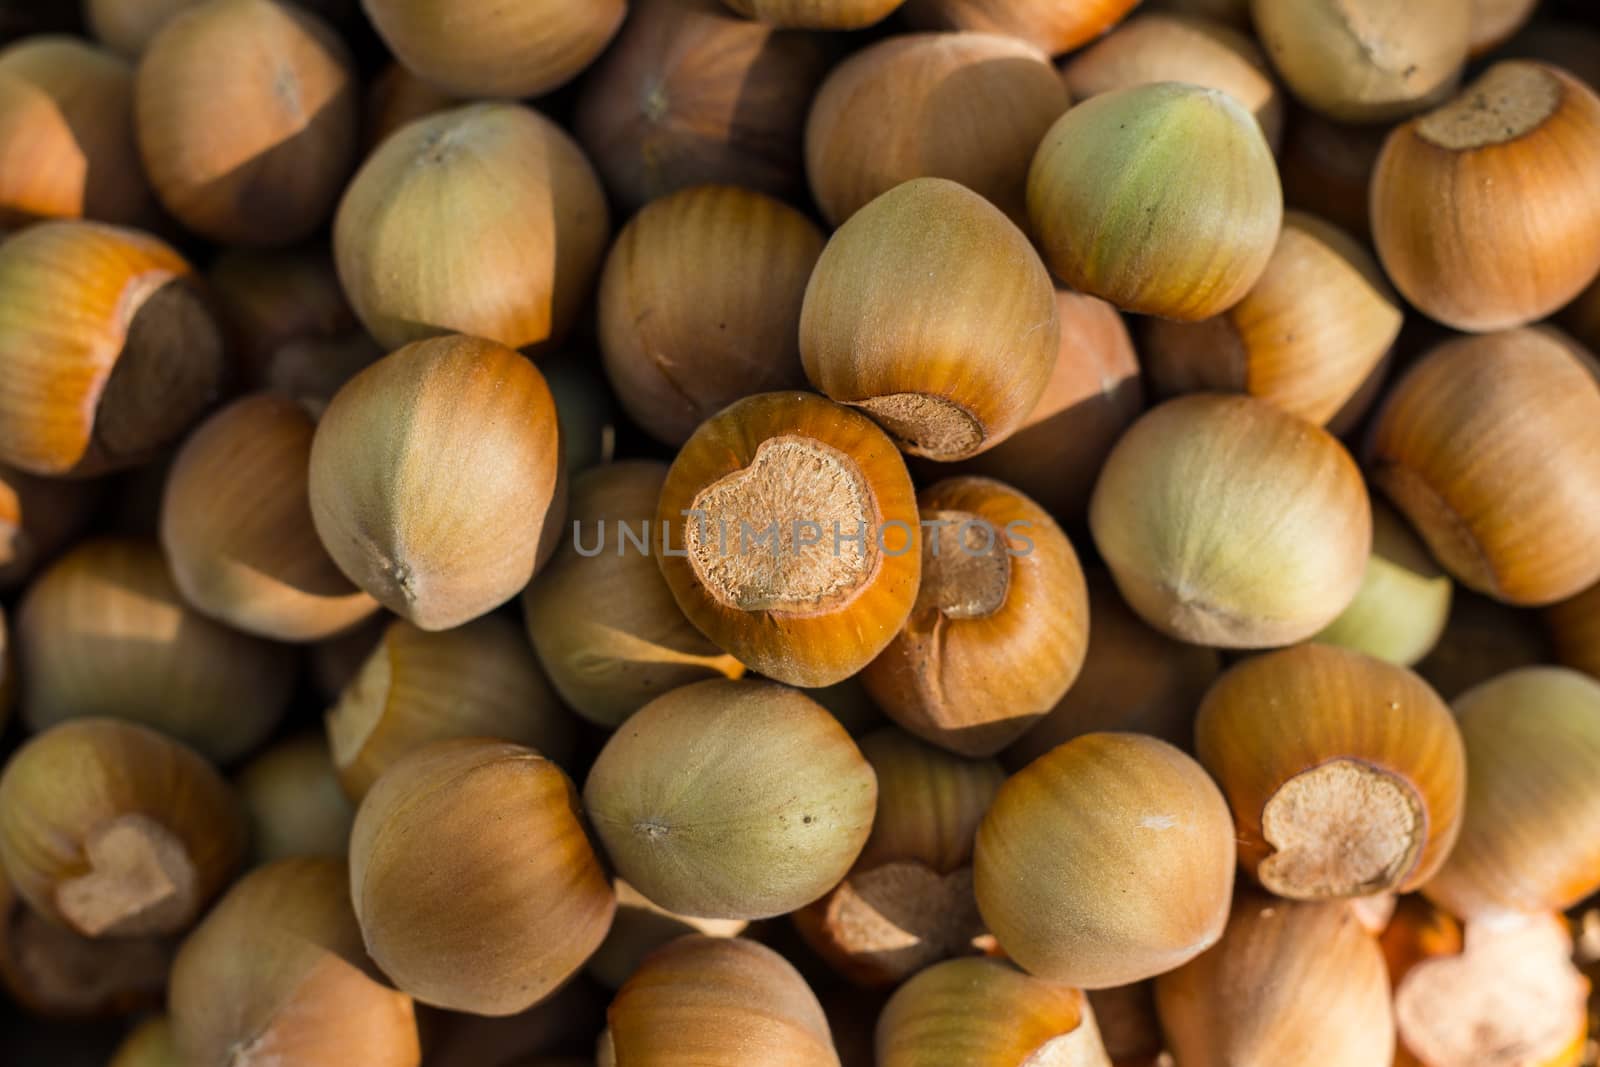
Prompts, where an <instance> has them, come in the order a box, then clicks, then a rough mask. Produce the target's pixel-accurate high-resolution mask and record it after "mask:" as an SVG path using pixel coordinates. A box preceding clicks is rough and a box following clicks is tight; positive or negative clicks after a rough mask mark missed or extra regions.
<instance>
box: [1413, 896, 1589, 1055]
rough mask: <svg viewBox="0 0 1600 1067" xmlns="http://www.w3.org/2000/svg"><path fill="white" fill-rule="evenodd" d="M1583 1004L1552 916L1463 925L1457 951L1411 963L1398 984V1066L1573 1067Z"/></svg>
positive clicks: (1582, 986) (1582, 1032) (1579, 979)
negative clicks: (1461, 938) (1464, 932)
mask: <svg viewBox="0 0 1600 1067" xmlns="http://www.w3.org/2000/svg"><path fill="white" fill-rule="evenodd" d="M1588 996H1589V982H1588V980H1587V979H1586V978H1584V977H1583V975H1582V974H1580V973H1579V972H1578V970H1577V968H1576V967H1574V966H1573V965H1572V939H1571V937H1570V936H1569V935H1568V933H1567V929H1566V924H1565V923H1563V922H1562V921H1561V920H1560V919H1559V918H1558V917H1557V916H1554V915H1527V916H1515V917H1512V918H1510V919H1509V920H1507V921H1500V922H1491V923H1481V924H1479V923H1469V924H1467V928H1466V940H1465V944H1464V945H1463V946H1461V947H1459V948H1458V949H1456V950H1455V951H1454V952H1450V953H1448V954H1442V955H1436V956H1434V957H1433V958H1429V959H1424V960H1421V961H1419V962H1417V963H1416V964H1415V965H1414V966H1413V967H1412V968H1411V969H1410V970H1409V971H1408V972H1407V973H1406V974H1405V976H1404V977H1403V978H1401V979H1400V980H1399V982H1398V983H1397V984H1396V988H1395V999H1394V1007H1395V1022H1396V1024H1397V1026H1398V1028H1399V1033H1400V1052H1401V1058H1399V1059H1397V1060H1396V1063H1397V1064H1416V1065H1418V1067H1577V1065H1578V1064H1579V1063H1581V1062H1582V1061H1583V1060H1584V1059H1585V1056H1584V1045H1585V1040H1586V1037H1587V1029H1588V1018H1587V1012H1586V1010H1585V1009H1586V1002H1587V1000H1588Z"/></svg>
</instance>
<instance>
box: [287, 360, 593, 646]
mask: <svg viewBox="0 0 1600 1067" xmlns="http://www.w3.org/2000/svg"><path fill="white" fill-rule="evenodd" d="M468 412H470V413H471V418H466V417H465V413H468ZM464 474H470V477H467V478H465V479H464V478H463V475H464ZM563 481H564V479H563V476H562V471H561V435H560V433H559V429H558V425H557V422H556V411H555V403H554V401H553V400H552V398H551V396H550V390H549V388H548V387H547V386H546V385H545V383H544V378H543V376H541V375H540V374H539V372H538V370H537V369H535V367H534V366H533V364H532V363H530V362H528V360H526V359H524V358H523V357H522V356H520V355H518V354H517V353H516V352H513V351H511V350H510V349H509V348H506V347H504V346H503V345H498V344H496V343H494V342H493V341H485V340H481V339H479V338H474V337H461V336H455V337H440V338H435V339H434V340H431V341H419V342H417V343H416V344H412V345H407V346H406V347H405V348H402V349H400V350H399V351H398V352H395V353H393V354H392V355H389V356H386V357H384V358H383V359H381V360H379V361H378V362H377V363H374V364H373V365H372V366H370V367H368V368H367V369H366V370H364V371H362V372H361V373H360V374H358V375H356V376H355V377H354V378H352V379H351V380H350V381H349V382H347V383H346V384H345V386H344V388H342V389H340V390H339V393H338V394H337V395H336V396H335V397H334V398H333V402H332V403H331V404H329V405H328V410H327V413H326V414H325V415H323V417H322V421H321V422H319V423H318V424H317V432H316V436H315V437H314V438H313V439H312V442H311V475H310V482H309V487H310V490H309V491H310V495H311V516H312V519H313V520H314V521H315V524H316V529H317V534H318V536H320V537H321V538H322V543H323V545H324V546H325V547H326V548H327V550H328V554H329V555H330V556H332V557H333V560H334V562H335V563H337V564H338V565H339V569H340V570H342V571H344V573H345V574H346V575H347V576H349V578H350V579H351V580H352V581H353V582H355V583H356V585H358V586H360V587H361V588H362V589H364V590H366V591H367V592H368V593H370V594H371V595H372V596H373V597H375V598H376V599H377V600H378V602H379V603H380V604H382V605H383V606H384V607H386V608H388V609H389V610H391V611H393V612H395V613H396V614H398V615H400V616H402V617H403V618H405V619H407V620H409V621H410V622H413V623H415V624H416V625H417V626H419V627H421V628H422V629H424V630H445V629H449V628H451V627H454V626H460V625H461V624H462V623H465V622H468V621H470V620H472V619H475V618H477V617H478V616H480V615H483V614H485V613H487V612H489V611H491V610H493V609H494V608H496V607H498V606H500V605H501V604H503V603H505V602H506V601H507V600H509V599H511V598H512V597H514V596H516V595H517V593H519V592H521V591H522V589H523V587H524V586H526V585H527V584H528V580H529V579H530V578H532V577H533V573H534V571H535V570H536V569H537V568H538V567H539V565H540V564H542V563H543V562H544V561H545V560H547V559H548V558H549V557H550V554H551V553H552V552H553V551H554V550H555V543H554V542H555V536H556V533H557V531H558V530H559V529H560V526H561V520H562V514H563V512H564V511H565V509H566V487H565V485H564V484H563Z"/></svg>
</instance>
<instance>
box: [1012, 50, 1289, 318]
mask: <svg viewBox="0 0 1600 1067" xmlns="http://www.w3.org/2000/svg"><path fill="white" fill-rule="evenodd" d="M1028 215H1029V217H1030V218H1031V219H1032V220H1033V232H1034V234H1035V236H1036V237H1037V238H1038V240H1039V244H1040V246H1041V247H1042V248H1043V250H1044V258H1045V262H1046V263H1048V264H1049V265H1050V269H1051V270H1052V271H1054V272H1055V274H1056V276H1057V277H1059V278H1060V279H1061V280H1062V281H1064V282H1066V283H1067V284H1068V285H1069V286H1071V287H1072V288H1074V289H1077V290H1080V291H1081V292H1085V293H1090V294H1092V295H1094V296H1098V297H1101V298H1103V299H1105V300H1109V301H1111V303H1113V304H1116V305H1117V306H1118V307H1120V308H1122V309H1123V310H1124V311H1137V312H1141V313H1143V314H1147V315H1160V316H1162V317H1163V318H1171V319H1181V320H1184V321H1196V320H1199V319H1207V318H1210V317H1211V316H1213V315H1217V314H1220V313H1221V312H1223V311H1226V310H1227V309H1228V308H1230V307H1232V306H1233V305H1234V304H1237V303H1238V302H1239V301H1240V300H1242V299H1244V296H1245V294H1247V293H1248V292H1249V291H1250V289H1251V287H1252V286H1254V285H1255V284H1256V281H1257V280H1258V279H1260V277H1261V274H1262V272H1263V271H1265V270H1266V268H1267V262H1268V260H1269V259H1270V258H1271V256H1272V250H1273V247H1274V245H1275V244H1276V243H1277V240H1278V229H1279V226H1280V225H1281V223H1282V220H1283V190H1282V189H1281V188H1280V187H1279V184H1278V171H1277V167H1276V165H1275V164H1274V163H1273V160H1272V149H1271V148H1270V147H1268V145H1267V141H1266V138H1265V137H1264V136H1263V135H1262V132H1261V126H1260V124H1259V123H1257V122H1256V120H1255V118H1254V117H1253V116H1252V115H1251V114H1250V112H1248V111H1246V110H1245V109H1244V107H1243V106H1242V105H1240V104H1239V103H1238V102H1237V101H1235V100H1234V99H1233V97H1231V96H1229V95H1228V94H1227V93H1224V92H1221V91H1219V90H1216V89H1202V88H1200V87H1199V86H1194V85H1184V84H1182V83H1178V82H1158V83H1155V84H1152V85H1138V86H1134V87H1132V88H1129V89H1118V90H1115V91H1113V92H1109V93H1102V94H1100V95H1099V96H1096V97H1092V98H1090V99H1088V100H1086V101H1084V102H1083V103H1081V104H1078V105H1077V106H1076V107H1074V108H1073V109H1072V110H1071V111H1068V112H1067V113H1066V114H1065V115H1063V116H1061V118H1060V119H1059V120H1057V122H1056V124H1055V125H1054V126H1052V127H1051V128H1050V131H1049V132H1048V133H1047V134H1045V137H1044V141H1043V143H1041V144H1040V145H1039V151H1038V153H1037V154H1036V155H1035V156H1034V158H1033V167H1032V169H1031V170H1030V171H1029V174H1028ZM1174 219H1182V220H1183V221H1184V224H1183V225H1177V226H1174V225H1169V224H1163V220H1166V222H1167V223H1170V222H1171V221H1172V220H1174Z"/></svg>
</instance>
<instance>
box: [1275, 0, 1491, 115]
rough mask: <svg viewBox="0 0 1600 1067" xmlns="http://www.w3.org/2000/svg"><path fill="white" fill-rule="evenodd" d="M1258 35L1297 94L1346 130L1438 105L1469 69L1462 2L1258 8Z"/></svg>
mask: <svg viewBox="0 0 1600 1067" xmlns="http://www.w3.org/2000/svg"><path fill="white" fill-rule="evenodd" d="M1251 13H1252V15H1253V16H1254V20H1255V27H1256V32H1257V34H1259V35H1260V38H1261V44H1262V46H1263V47H1264V48H1265V49H1266V52H1267V55H1269V56H1271V57H1272V63H1273V66H1275V67H1277V68H1278V73H1279V74H1281V75H1283V80H1284V81H1285V82H1287V83H1288V86H1289V90H1290V92H1292V93H1294V94H1295V96H1297V97H1299V98H1300V100H1301V101H1303V102H1304V103H1305V104H1307V105H1308V106H1310V107H1312V108H1315V109H1316V110H1317V111H1319V112H1321V113H1322V114H1324V115H1326V116H1327V117H1329V118H1331V119H1334V120H1336V121H1338V122H1387V121H1392V120H1394V119H1398V118H1401V117H1403V116H1405V115H1409V114H1411V113H1412V112H1414V111H1419V110H1421V109H1422V108H1425V107H1428V106H1429V105H1431V104H1435V103H1438V102H1439V101H1440V100H1442V99H1443V98H1444V97H1446V96H1448V95H1449V94H1450V93H1451V92H1452V91H1454V89H1455V87H1456V82H1457V80H1458V79H1459V77H1460V75H1461V68H1462V67H1463V66H1464V65H1465V64H1466V62H1467V43H1468V38H1469V29H1470V25H1471V22H1472V12H1471V10H1470V5H1469V4H1466V3H1462V2H1461V0H1412V2H1410V3H1407V4H1398V5H1397V4H1390V3H1387V2H1386V0H1254V2H1253V3H1252V4H1251Z"/></svg>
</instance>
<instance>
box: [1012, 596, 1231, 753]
mask: <svg viewBox="0 0 1600 1067" xmlns="http://www.w3.org/2000/svg"><path fill="white" fill-rule="evenodd" d="M1087 584H1088V590H1089V618H1090V620H1091V621H1092V625H1090V627H1089V648H1088V651H1087V653H1086V655H1085V656H1084V659H1083V672H1082V673H1081V674H1079V675H1078V680H1077V681H1075V682H1073V683H1072V688H1071V689H1069V690H1067V695H1066V696H1064V697H1062V698H1061V699H1060V700H1059V701H1057V702H1056V706H1055V707H1053V708H1051V709H1050V710H1049V711H1048V712H1046V713H1045V715H1044V717H1043V718H1042V719H1040V720H1039V721H1038V722H1036V723H1034V724H1033V726H1031V727H1030V728H1029V730H1028V732H1027V733H1025V734H1023V735H1022V736H1021V737H1020V738H1018V739H1017V740H1016V741H1015V742H1014V743H1013V744H1012V745H1011V746H1010V747H1009V748H1007V749H1006V751H1005V752H1004V754H1003V755H1002V757H1001V758H1002V759H1003V760H1004V762H1005V765H1006V766H1007V767H1009V768H1011V769H1013V770H1016V769H1019V768H1022V767H1025V766H1027V765H1028V764H1029V763H1032V762H1033V761H1034V760H1036V759H1038V758H1039V757H1040V756H1043V755H1044V754H1045V753H1046V752H1049V751H1050V750H1051V749H1053V748H1055V747H1056V746H1057V745H1060V744H1065V743H1066V742H1068V741H1071V740H1072V739H1073V738H1075V737H1081V736H1082V735H1083V734H1089V733H1096V732H1099V731H1103V730H1121V731H1126V732H1129V733H1138V734H1150V735H1151V736H1153V737H1159V738H1160V739H1161V740H1163V741H1166V742H1168V743H1169V744H1172V745H1175V746H1177V747H1178V748H1181V749H1183V750H1185V751H1188V750H1190V749H1191V748H1193V746H1194V712H1195V709H1196V708H1197V707H1199V706H1200V699H1201V697H1203V696H1205V692H1206V689H1207V688H1208V687H1209V686H1210V685H1211V683H1212V682H1213V681H1214V680H1215V679H1216V677H1217V674H1218V672H1220V671H1221V670H1222V659H1221V657H1220V656H1218V655H1217V653H1216V651H1215V650H1214V649H1209V648H1203V647H1201V646H1199V645H1189V644H1184V643H1182V642H1180V641H1174V640H1173V639H1172V638H1170V637H1167V636H1166V635H1164V634H1161V633H1158V632H1156V631H1155V630H1152V629H1151V628H1150V627H1148V626H1146V625H1145V624H1144V623H1143V622H1141V621H1140V620H1139V617H1138V616H1137V615H1135V614H1134V613H1133V612H1132V611H1130V610H1129V608H1128V606H1127V604H1125V603H1123V600H1122V597H1121V596H1119V595H1118V594H1117V589H1116V586H1115V585H1113V584H1112V582H1111V579H1110V578H1109V577H1108V576H1107V575H1106V574H1105V573H1104V572H1103V571H1092V572H1090V574H1089V575H1088V583H1087Z"/></svg>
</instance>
